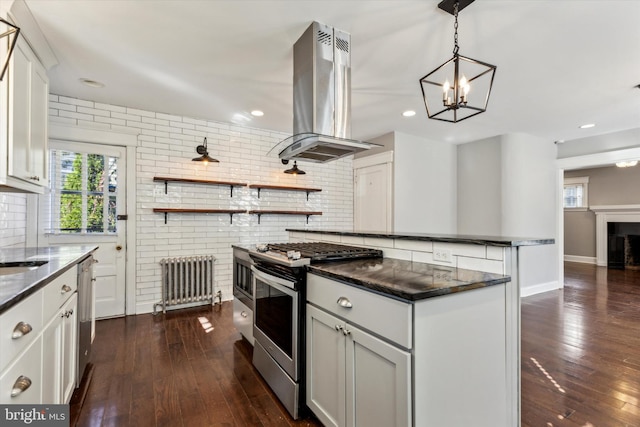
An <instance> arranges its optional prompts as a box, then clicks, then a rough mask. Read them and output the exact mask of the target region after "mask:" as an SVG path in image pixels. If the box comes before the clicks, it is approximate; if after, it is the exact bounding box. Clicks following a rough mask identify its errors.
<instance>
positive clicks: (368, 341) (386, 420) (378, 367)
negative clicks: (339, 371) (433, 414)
mask: <svg viewBox="0 0 640 427" xmlns="http://www.w3.org/2000/svg"><path fill="white" fill-rule="evenodd" d="M345 328H346V329H345V332H346V334H347V337H348V339H347V341H346V345H347V348H346V369H347V370H346V395H347V402H346V404H347V405H346V409H347V423H346V424H342V425H346V426H348V427H355V426H358V427H375V426H379V427H387V426H410V425H411V422H412V416H411V355H410V354H409V353H408V352H406V351H403V350H400V349H399V348H397V347H394V346H392V345H390V344H387V343H386V342H384V341H382V340H380V339H378V338H375V337H373V336H372V335H369V334H367V333H366V332H363V331H361V330H360V329H358V328H356V327H354V326H351V325H349V324H347V325H346V327H345Z"/></svg>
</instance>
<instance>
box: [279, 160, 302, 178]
mask: <svg viewBox="0 0 640 427" xmlns="http://www.w3.org/2000/svg"><path fill="white" fill-rule="evenodd" d="M282 164H283V165H287V164H289V160H286V159H282ZM284 173H288V174H289V175H306V172H305V171H303V170H302V169H298V163H297V162H296V161H294V162H293V167H292V168H290V169H287V170H285V171H284Z"/></svg>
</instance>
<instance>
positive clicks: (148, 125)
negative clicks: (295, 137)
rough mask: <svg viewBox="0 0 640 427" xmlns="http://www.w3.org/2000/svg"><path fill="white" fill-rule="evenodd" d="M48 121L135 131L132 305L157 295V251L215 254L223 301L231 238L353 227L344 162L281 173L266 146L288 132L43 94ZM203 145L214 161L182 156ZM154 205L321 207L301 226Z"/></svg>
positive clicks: (228, 293) (288, 219)
mask: <svg viewBox="0 0 640 427" xmlns="http://www.w3.org/2000/svg"><path fill="white" fill-rule="evenodd" d="M50 121H51V122H55V123H60V124H68V125H76V126H82V127H87V128H95V129H101V130H113V131H120V132H129V133H130V132H131V131H135V132H137V133H138V134H139V135H138V146H137V149H136V158H135V159H129V161H134V162H135V164H136V172H137V178H136V192H137V200H136V206H135V207H133V208H131V207H130V208H129V215H136V219H137V229H136V232H137V242H136V247H135V248H133V249H130V250H135V251H136V257H137V261H136V262H137V265H136V283H135V285H134V286H135V288H136V305H137V307H136V312H137V313H142V312H149V311H151V309H152V305H153V303H155V302H158V301H159V300H160V295H161V288H160V266H159V261H160V260H161V259H162V258H165V257H172V256H188V255H204V254H212V255H214V256H215V257H216V259H217V261H216V283H215V286H216V289H221V290H222V294H223V299H230V298H231V297H232V287H231V280H232V271H231V260H232V251H231V245H232V244H238V243H257V242H275V241H286V240H287V239H288V235H287V233H286V232H285V229H286V228H289V227H290V228H305V227H310V228H316V229H317V228H325V229H337V230H350V229H352V228H353V208H352V206H353V189H352V161H351V159H350V158H347V159H341V160H338V161H334V162H330V163H327V164H312V163H299V166H300V168H301V169H303V170H305V171H306V172H307V174H306V175H300V176H298V177H295V176H292V175H286V174H284V173H282V172H283V170H284V169H286V168H288V167H290V166H291V165H289V166H286V167H285V166H284V165H282V164H281V162H280V160H279V159H278V158H277V154H271V155H270V156H269V157H267V152H268V151H269V150H270V149H271V148H272V147H273V146H274V145H276V144H277V143H279V142H280V141H281V140H282V139H284V138H285V137H287V136H288V135H285V134H282V133H276V132H271V131H268V130H261V129H256V128H247V127H240V126H235V125H232V124H228V123H218V122H211V121H207V120H201V119H193V118H189V117H182V116H174V115H170V114H164V113H159V112H153V111H141V110H136V109H131V108H127V107H121V106H115V105H107V104H101V103H97V102H92V101H86V100H78V99H73V98H67V97H64V96H57V95H51V96H50ZM205 136H206V137H207V139H208V147H209V153H210V155H211V156H212V157H214V158H217V159H218V160H220V163H219V164H210V165H208V166H204V165H202V164H201V163H197V162H192V161H191V159H192V158H193V157H196V156H197V154H196V152H195V148H196V146H197V145H199V144H201V143H202V141H203V138H204V137H205ZM154 176H171V177H184V178H200V179H210V180H221V181H233V182H246V183H253V184H275V185H294V186H302V187H317V188H321V189H322V191H321V192H319V193H312V194H310V196H309V200H308V201H307V200H306V194H305V193H300V192H288V191H284V192H276V191H269V190H262V192H261V196H260V198H258V197H257V190H255V189H249V188H246V187H240V188H238V187H236V188H234V195H233V198H231V197H230V196H229V193H230V191H229V188H228V187H216V186H204V185H191V184H176V183H170V184H169V191H168V194H166V195H165V194H164V184H163V183H154V182H153V177H154ZM154 207H184V208H189V207H191V208H212V209H277V210H305V211H307V210H308V211H322V212H323V215H322V216H312V217H311V218H310V219H309V224H308V225H307V224H306V218H305V217H304V216H282V215H279V216H263V217H262V218H261V221H260V225H258V218H257V216H255V215H247V214H239V215H234V217H233V224H230V221H229V215H227V214H223V215H204V214H170V215H169V221H168V224H166V225H165V224H164V215H163V214H156V213H153V212H152V209H153V208H154Z"/></svg>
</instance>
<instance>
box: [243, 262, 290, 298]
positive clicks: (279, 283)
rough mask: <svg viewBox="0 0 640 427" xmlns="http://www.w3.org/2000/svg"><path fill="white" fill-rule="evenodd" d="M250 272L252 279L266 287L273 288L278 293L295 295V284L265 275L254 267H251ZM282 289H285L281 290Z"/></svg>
mask: <svg viewBox="0 0 640 427" xmlns="http://www.w3.org/2000/svg"><path fill="white" fill-rule="evenodd" d="M251 271H252V272H253V276H254V278H256V279H260V280H262V281H263V282H265V283H266V284H267V285H269V286H273V287H274V288H276V289H278V290H279V291H281V292H284V293H287V294H291V293H295V284H294V283H293V282H290V281H289V280H284V279H281V278H279V277H275V276H272V275H270V274H267V273H265V272H263V271H262V270H258V269H257V268H256V267H255V266H254V265H252V266H251ZM282 287H284V288H285V289H282Z"/></svg>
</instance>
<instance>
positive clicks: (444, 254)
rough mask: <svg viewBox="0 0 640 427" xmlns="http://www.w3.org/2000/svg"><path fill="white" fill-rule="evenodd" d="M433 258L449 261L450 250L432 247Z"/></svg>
mask: <svg viewBox="0 0 640 427" xmlns="http://www.w3.org/2000/svg"><path fill="white" fill-rule="evenodd" d="M433 260H434V261H440V262H451V250H449V249H437V248H434V249H433Z"/></svg>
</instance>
